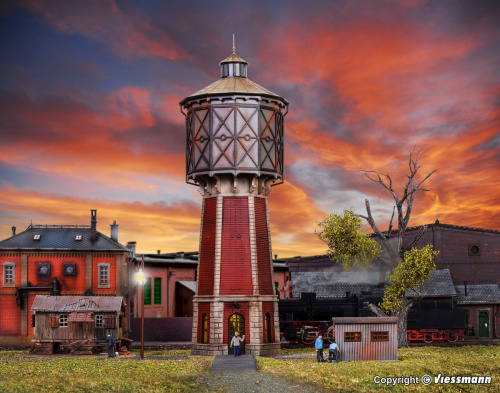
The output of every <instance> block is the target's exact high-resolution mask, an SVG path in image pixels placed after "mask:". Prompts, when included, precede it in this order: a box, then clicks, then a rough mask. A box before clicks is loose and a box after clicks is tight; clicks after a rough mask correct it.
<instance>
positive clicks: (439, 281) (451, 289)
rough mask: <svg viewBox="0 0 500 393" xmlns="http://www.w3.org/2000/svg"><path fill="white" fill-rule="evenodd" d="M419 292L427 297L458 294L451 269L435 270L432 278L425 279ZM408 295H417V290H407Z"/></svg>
mask: <svg viewBox="0 0 500 393" xmlns="http://www.w3.org/2000/svg"><path fill="white" fill-rule="evenodd" d="M419 292H420V293H421V294H422V295H423V296H425V297H448V296H452V297H454V296H457V291H456V290H455V286H454V285H453V280H452V278H451V274H450V270H449V269H442V270H434V271H433V272H432V273H431V276H430V278H429V279H428V280H427V281H425V282H424V283H423V285H422V287H421V288H420V289H419ZM406 296H407V297H415V296H416V294H415V291H412V290H407V291H406Z"/></svg>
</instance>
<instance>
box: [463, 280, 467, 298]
mask: <svg viewBox="0 0 500 393" xmlns="http://www.w3.org/2000/svg"><path fill="white" fill-rule="evenodd" d="M464 287H465V288H464V289H465V296H467V281H464Z"/></svg>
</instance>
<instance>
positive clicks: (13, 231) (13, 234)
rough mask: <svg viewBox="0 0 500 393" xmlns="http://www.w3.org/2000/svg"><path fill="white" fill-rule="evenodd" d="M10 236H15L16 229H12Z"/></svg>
mask: <svg viewBox="0 0 500 393" xmlns="http://www.w3.org/2000/svg"><path fill="white" fill-rule="evenodd" d="M12 236H16V227H12Z"/></svg>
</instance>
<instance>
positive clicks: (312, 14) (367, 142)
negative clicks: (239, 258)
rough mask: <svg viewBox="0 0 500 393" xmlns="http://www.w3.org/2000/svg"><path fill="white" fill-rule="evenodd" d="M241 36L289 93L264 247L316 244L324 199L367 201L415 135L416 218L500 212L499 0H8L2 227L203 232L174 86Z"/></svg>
mask: <svg viewBox="0 0 500 393" xmlns="http://www.w3.org/2000/svg"><path fill="white" fill-rule="evenodd" d="M233 33H234V34H235V36H236V53H237V54H238V55H239V56H241V57H242V58H243V59H245V60H246V61H248V63H249V68H248V77H249V79H251V80H252V81H254V82H256V83H258V84H260V85H261V86H263V87H265V88H267V89H269V90H271V91H272V92H274V93H276V94H279V95H281V96H283V97H285V98H286V99H287V100H288V101H289V102H290V112H289V114H288V115H287V117H286V118H285V184H284V185H281V186H279V187H276V188H275V189H274V191H273V192H272V193H271V195H270V196H269V209H270V220H271V237H272V243H273V244H272V245H273V254H278V256H279V257H289V256H296V255H302V256H306V255H314V254H322V253H324V252H325V251H326V247H325V245H324V244H323V243H321V242H320V241H319V240H318V239H317V237H316V235H314V230H315V228H316V223H317V221H319V220H320V219H321V218H322V217H323V216H324V215H326V214H328V213H329V212H332V211H337V212H341V211H342V210H343V209H345V208H351V207H353V208H355V210H356V211H357V212H359V213H363V212H364V199H365V198H368V199H369V200H370V202H371V204H372V207H373V209H374V212H375V214H376V218H377V219H378V222H379V223H380V225H379V226H380V227H382V229H386V228H387V221H388V219H389V216H390V212H391V210H392V203H391V197H390V195H389V194H388V193H387V191H385V190H383V189H382V188H381V187H379V186H377V185H376V184H374V183H371V182H369V181H368V179H366V178H365V177H364V175H363V174H361V173H359V172H358V170H360V169H370V170H379V171H382V172H389V173H390V174H391V175H393V177H394V178H395V179H397V181H396V187H397V188H398V189H400V188H401V185H402V184H403V183H402V182H403V180H402V179H403V176H404V173H405V171H406V170H407V168H408V151H409V150H411V149H412V148H413V146H414V145H416V146H417V149H419V148H420V149H424V148H425V149H428V150H427V151H426V152H425V153H424V154H423V155H422V157H421V164H422V168H421V171H422V173H425V174H426V173H427V172H429V171H431V170H433V169H438V172H437V173H436V174H434V175H433V176H432V177H431V178H430V179H429V180H428V183H427V185H428V187H430V188H431V189H432V190H431V191H430V192H427V193H423V192H422V193H419V194H418V195H417V197H416V201H415V207H414V210H413V215H412V220H411V221H410V225H412V226H413V225H418V224H425V223H432V222H434V221H435V220H436V219H439V220H440V222H442V223H446V224H456V225H466V226H473V227H480V228H490V229H500V181H499V176H500V2H497V1H460V0H453V1H442V0H436V1H430V0H429V1H425V0H408V1H368V0H366V1H291V0H287V1H207V0H205V1H159V0H158V1H153V0H151V1H140V2H133V1H111V0H109V1H93V0H92V1H91V0H85V1H36V0H31V1H20V0H15V1H2V2H1V4H0V37H1V40H0V70H1V71H0V138H1V139H0V175H1V176H0V239H5V238H7V237H10V236H11V227H12V226H16V227H17V228H18V232H19V231H22V230H24V229H26V227H28V225H29V224H30V223H31V222H33V224H90V209H98V216H97V218H98V230H99V231H101V232H103V233H104V234H107V235H109V224H111V223H112V221H113V220H116V221H117V224H119V225H120V234H119V240H120V242H121V243H123V244H125V243H126V242H127V241H136V242H137V251H138V252H156V250H161V251H162V252H174V251H181V250H183V251H194V250H197V249H198V238H199V225H200V213H201V196H200V195H199V193H198V192H197V189H196V187H193V186H190V185H187V184H185V129H184V117H183V116H182V114H181V113H180V111H179V101H180V100H182V99H183V98H184V97H186V96H188V95H190V94H192V93H193V92H195V91H197V90H199V89H201V88H203V87H205V86H207V85H209V84H211V83H212V82H214V81H215V80H217V79H218V78H219V77H220V69H219V65H218V63H219V62H220V61H221V60H222V59H224V58H226V57H227V56H229V54H230V53H231V47H232V34H233Z"/></svg>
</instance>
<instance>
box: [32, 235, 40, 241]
mask: <svg viewBox="0 0 500 393" xmlns="http://www.w3.org/2000/svg"><path fill="white" fill-rule="evenodd" d="M40 237H41V235H35V236H33V240H40Z"/></svg>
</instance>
